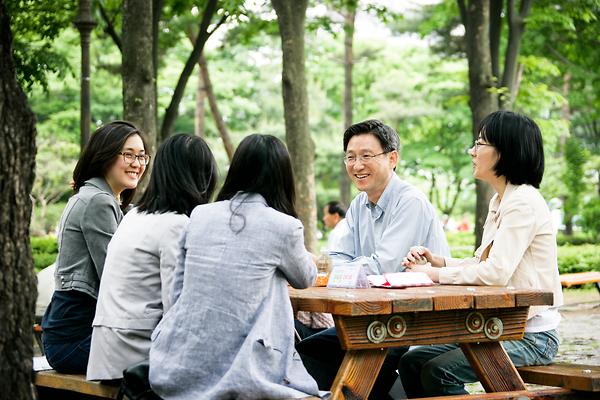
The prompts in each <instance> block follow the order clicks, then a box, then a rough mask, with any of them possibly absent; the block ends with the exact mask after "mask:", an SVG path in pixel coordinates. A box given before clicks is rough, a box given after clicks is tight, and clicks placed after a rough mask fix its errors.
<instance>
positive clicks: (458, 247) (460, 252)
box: [446, 232, 475, 258]
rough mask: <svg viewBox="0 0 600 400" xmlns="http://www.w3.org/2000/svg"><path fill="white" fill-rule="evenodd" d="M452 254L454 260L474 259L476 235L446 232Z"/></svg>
mask: <svg viewBox="0 0 600 400" xmlns="http://www.w3.org/2000/svg"><path fill="white" fill-rule="evenodd" d="M446 239H447V240H448V246H450V254H451V255H452V257H454V258H468V257H473V252H474V251H475V235H474V234H473V233H472V232H446Z"/></svg>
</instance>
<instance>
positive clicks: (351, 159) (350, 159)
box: [344, 151, 389, 165]
mask: <svg viewBox="0 0 600 400" xmlns="http://www.w3.org/2000/svg"><path fill="white" fill-rule="evenodd" d="M387 153H389V151H383V152H381V153H379V154H363V155H361V156H355V155H348V154H347V155H345V156H344V164H346V165H353V164H355V163H356V162H357V161H360V162H362V163H363V164H364V163H368V162H369V161H371V160H372V159H374V158H375V157H378V156H380V155H383V154H387Z"/></svg>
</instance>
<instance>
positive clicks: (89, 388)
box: [34, 370, 119, 399]
mask: <svg viewBox="0 0 600 400" xmlns="http://www.w3.org/2000/svg"><path fill="white" fill-rule="evenodd" d="M34 384H35V386H36V387H37V388H38V389H40V388H50V389H56V390H60V391H61V392H74V393H80V394H83V395H88V396H93V397H88V398H97V399H115V398H116V397H117V393H118V392H119V388H118V387H116V386H109V385H104V384H102V383H100V382H95V381H87V380H86V379H85V375H70V374H60V373H58V372H56V371H54V370H49V371H38V372H36V373H35V378H34Z"/></svg>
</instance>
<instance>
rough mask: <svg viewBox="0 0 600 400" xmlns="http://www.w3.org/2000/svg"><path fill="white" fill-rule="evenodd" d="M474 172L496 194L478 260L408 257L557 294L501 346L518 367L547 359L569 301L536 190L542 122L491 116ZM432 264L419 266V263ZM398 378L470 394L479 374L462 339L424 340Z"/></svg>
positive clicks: (418, 393) (444, 270)
mask: <svg viewBox="0 0 600 400" xmlns="http://www.w3.org/2000/svg"><path fill="white" fill-rule="evenodd" d="M469 154H470V155H471V158H472V161H473V175H474V176H475V178H476V179H479V180H481V181H483V182H487V183H489V184H490V185H491V186H492V187H493V188H494V190H495V191H496V194H495V195H494V197H492V199H491V201H490V205H489V213H488V216H487V219H486V221H485V225H484V230H483V237H482V241H481V246H480V247H479V248H478V249H477V250H476V251H475V256H474V257H473V258H468V259H464V260H458V259H452V258H445V257H440V256H437V255H434V254H431V252H430V251H429V250H428V249H427V248H424V247H420V246H417V247H412V248H411V250H410V251H409V253H408V255H407V256H406V257H405V259H404V261H403V265H405V266H406V267H407V270H411V271H422V272H425V273H427V274H428V275H429V277H430V278H431V279H432V280H434V281H435V282H439V283H442V284H450V285H490V286H513V287H517V288H519V287H521V288H532V289H542V290H546V291H552V292H553V293H554V304H553V305H552V306H534V307H530V309H529V316H528V319H527V325H526V327H525V336H524V337H523V339H521V340H514V341H505V342H503V347H504V349H505V350H506V352H507V353H508V356H509V357H510V358H511V360H512V362H513V364H514V365H515V366H517V367H520V366H525V365H543V364H549V363H550V362H551V361H552V359H553V358H554V356H555V355H556V353H557V351H558V346H559V343H560V341H559V337H558V333H557V328H558V325H559V322H560V314H559V313H558V307H559V306H560V305H561V304H562V303H563V296H562V290H561V284H560V280H559V274H558V263H557V256H556V234H555V229H554V226H553V224H552V217H551V215H550V210H549V209H548V206H547V205H546V201H545V200H544V198H543V197H542V195H541V194H540V192H539V190H538V188H539V186H540V183H541V181H542V176H543V173H544V149H543V146H542V135H541V132H540V129H539V127H538V126H537V125H536V123H535V122H534V121H532V120H531V119H529V118H527V117H525V116H523V115H519V114H515V113H512V112H509V111H497V112H495V113H492V114H490V115H488V116H487V117H486V118H485V119H484V120H483V121H482V122H481V124H480V127H479V137H478V138H477V140H476V141H475V144H474V145H473V147H472V148H471V149H470V150H469ZM423 261H426V264H424V265H420V262H423ZM399 372H400V379H401V380H402V384H403V386H404V389H405V391H406V394H407V395H408V396H409V397H424V396H442V395H454V394H457V395H458V394H467V391H466V390H465V388H464V384H465V383H469V382H476V381H477V380H478V379H477V376H476V375H475V373H474V372H473V370H472V369H471V366H470V364H469V362H468V361H467V359H466V357H465V355H464V354H463V352H462V350H461V349H460V347H459V346H458V345H435V346H421V347H418V348H416V349H414V350H411V351H409V352H408V353H406V354H404V356H402V358H401V361H400V368H399Z"/></svg>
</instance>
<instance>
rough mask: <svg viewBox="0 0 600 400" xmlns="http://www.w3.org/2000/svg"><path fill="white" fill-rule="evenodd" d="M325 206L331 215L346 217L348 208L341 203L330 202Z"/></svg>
mask: <svg viewBox="0 0 600 400" xmlns="http://www.w3.org/2000/svg"><path fill="white" fill-rule="evenodd" d="M325 205H326V206H327V212H328V213H329V214H337V215H339V216H340V217H342V218H344V217H346V207H344V205H343V204H342V203H340V202H339V201H330V202H329V203H327V204H325Z"/></svg>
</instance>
